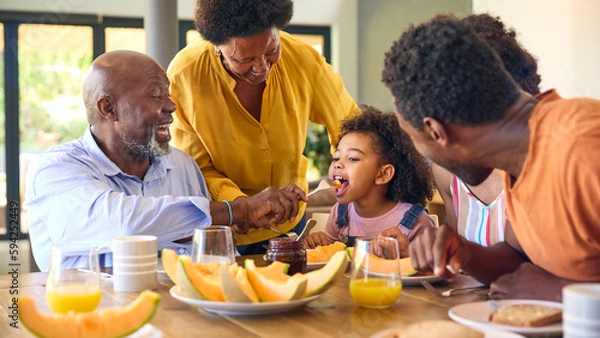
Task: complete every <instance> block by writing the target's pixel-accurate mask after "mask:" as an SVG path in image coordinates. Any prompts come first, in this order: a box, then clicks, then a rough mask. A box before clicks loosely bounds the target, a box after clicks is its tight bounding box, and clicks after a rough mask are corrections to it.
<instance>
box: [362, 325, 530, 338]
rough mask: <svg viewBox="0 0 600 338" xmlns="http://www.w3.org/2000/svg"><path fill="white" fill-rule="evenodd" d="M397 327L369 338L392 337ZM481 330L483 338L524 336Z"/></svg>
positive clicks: (517, 337) (522, 337) (520, 337)
mask: <svg viewBox="0 0 600 338" xmlns="http://www.w3.org/2000/svg"><path fill="white" fill-rule="evenodd" d="M397 329H398V328H395V327H394V328H391V329H387V330H384V331H381V332H377V333H376V334H374V335H372V336H370V337H369V338H384V337H392V334H393V333H394V332H396V330H397ZM478 330H479V329H478ZM479 331H481V332H483V337H484V338H524V337H525V336H522V335H520V334H518V333H513V332H507V331H498V330H479Z"/></svg>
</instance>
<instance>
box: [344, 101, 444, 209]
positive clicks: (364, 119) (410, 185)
mask: <svg viewBox="0 0 600 338" xmlns="http://www.w3.org/2000/svg"><path fill="white" fill-rule="evenodd" d="M359 108H360V110H361V111H362V113H359V114H356V115H352V116H350V117H348V118H346V119H345V120H344V121H343V122H342V126H341V133H340V136H339V138H338V142H337V144H336V146H337V145H339V142H340V140H341V139H342V138H343V137H344V136H345V135H347V134H348V133H363V134H366V135H368V136H369V137H370V138H371V140H372V144H373V149H374V151H375V153H377V154H378V155H379V161H380V164H382V165H383V164H387V163H390V164H392V165H393V166H394V167H395V168H396V170H395V174H394V177H393V178H392V180H391V181H390V182H389V189H388V193H387V198H389V199H390V200H392V201H394V202H398V201H402V202H406V203H412V204H419V205H422V206H425V204H426V203H427V200H430V199H431V198H432V196H433V188H432V187H433V178H432V176H431V171H430V170H429V166H428V164H427V160H426V159H425V158H424V157H423V156H421V155H420V154H419V152H418V151H417V149H416V148H415V146H414V144H413V142H412V140H411V138H410V136H408V134H406V133H405V132H404V131H403V130H402V129H400V125H399V124H398V118H397V116H396V114H394V113H392V112H389V113H382V112H381V111H380V110H379V109H377V108H375V107H373V106H369V105H360V106H359Z"/></svg>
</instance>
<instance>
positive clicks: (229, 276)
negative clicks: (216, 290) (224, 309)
mask: <svg viewBox="0 0 600 338" xmlns="http://www.w3.org/2000/svg"><path fill="white" fill-rule="evenodd" d="M232 266H233V265H232ZM221 284H222V285H223V296H224V297H225V301H226V302H241V303H250V302H252V303H258V296H257V295H256V291H254V288H253V287H252V285H251V284H250V281H249V280H248V274H247V272H246V269H244V268H242V267H238V266H237V264H236V265H235V268H231V267H227V266H226V265H221Z"/></svg>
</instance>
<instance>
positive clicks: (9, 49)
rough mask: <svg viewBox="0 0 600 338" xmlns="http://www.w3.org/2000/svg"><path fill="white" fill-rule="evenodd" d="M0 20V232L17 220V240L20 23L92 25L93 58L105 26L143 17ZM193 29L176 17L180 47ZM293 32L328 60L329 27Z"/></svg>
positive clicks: (8, 16)
mask: <svg viewBox="0 0 600 338" xmlns="http://www.w3.org/2000/svg"><path fill="white" fill-rule="evenodd" d="M0 22H2V24H3V25H4V95H5V135H6V140H5V147H6V158H5V161H6V213H5V215H6V230H7V232H6V234H0V240H12V239H14V234H13V233H12V232H11V231H9V229H10V226H9V224H10V220H11V219H13V220H15V219H16V221H18V222H19V227H18V234H17V235H18V239H27V238H29V234H28V233H22V232H21V225H20V214H21V207H22V206H21V205H20V204H21V203H20V201H21V196H20V181H21V177H20V176H21V173H20V161H19V158H20V153H21V151H20V138H19V133H20V130H19V117H20V109H19V108H20V107H19V91H20V88H19V74H18V69H19V60H18V49H17V48H18V30H19V25H20V24H50V25H52V24H54V25H75V26H88V27H91V28H92V31H93V33H92V36H93V37H92V38H93V44H92V45H93V58H94V59H95V58H96V57H98V56H99V55H101V54H102V53H104V51H105V45H106V38H105V28H109V27H116V28H142V29H143V28H144V19H143V18H127V17H107V16H102V15H87V14H68V15H65V14H64V13H40V12H16V11H0ZM190 29H195V26H194V22H193V21H191V20H179V28H178V35H179V38H178V42H179V50H181V49H182V48H183V47H185V45H186V41H185V38H186V37H185V32H186V31H188V30H190ZM284 30H285V31H287V32H289V33H292V34H309V35H322V36H323V56H324V57H325V60H326V61H327V62H329V63H330V62H331V27H329V26H302V25H289V26H287V27H286V28H284ZM11 205H12V206H15V205H16V206H18V213H16V214H15V213H11V209H12V208H11ZM11 216H12V218H11Z"/></svg>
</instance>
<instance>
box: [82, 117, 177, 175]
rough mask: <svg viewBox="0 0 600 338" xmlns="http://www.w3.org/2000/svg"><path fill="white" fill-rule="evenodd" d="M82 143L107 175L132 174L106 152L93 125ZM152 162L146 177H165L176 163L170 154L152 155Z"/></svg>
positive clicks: (88, 129)
mask: <svg viewBox="0 0 600 338" xmlns="http://www.w3.org/2000/svg"><path fill="white" fill-rule="evenodd" d="M82 143H83V146H84V147H85V149H86V151H87V152H88V153H89V154H90V155H92V157H93V158H95V159H97V161H96V165H97V166H98V167H99V168H100V169H101V170H102V172H103V173H104V174H105V175H106V176H116V175H119V174H122V175H127V176H131V175H129V174H126V173H124V172H123V171H122V170H121V168H119V167H118V166H117V165H116V164H115V163H114V162H113V161H111V160H110V158H108V156H106V154H104V152H103V151H102V149H100V147H99V146H98V144H97V143H96V140H95V139H94V136H93V135H92V130H91V126H88V128H87V129H86V131H85V134H83V137H82ZM171 151H172V150H171ZM150 163H151V164H150V168H148V172H147V173H146V177H148V178H153V177H154V176H157V177H163V176H165V175H166V174H167V172H168V171H169V170H171V169H173V168H174V165H173V164H172V163H171V162H170V161H169V155H166V156H157V157H152V158H151V159H150Z"/></svg>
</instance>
